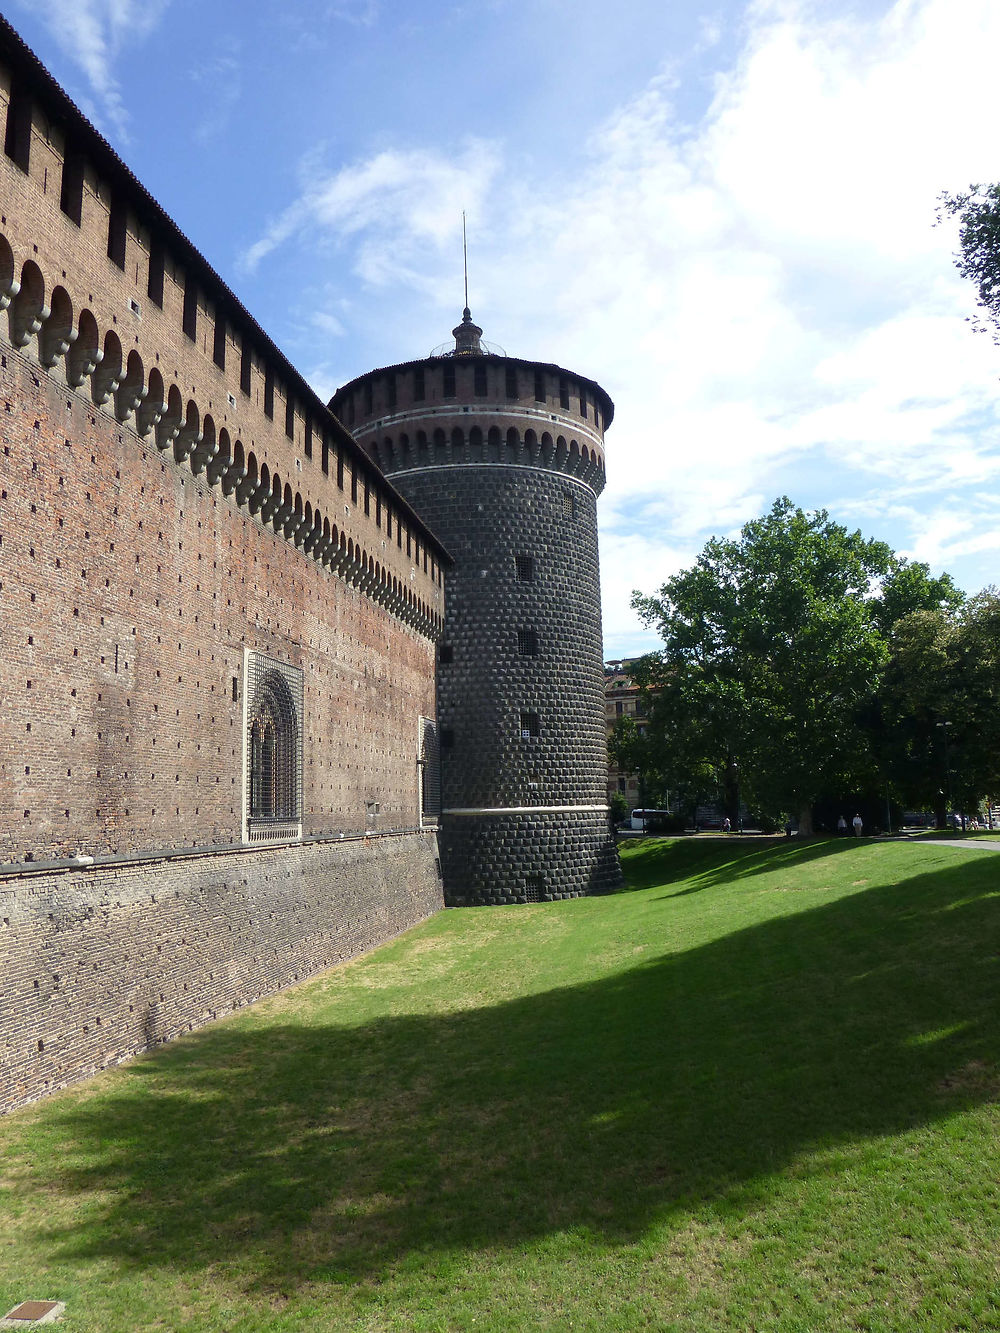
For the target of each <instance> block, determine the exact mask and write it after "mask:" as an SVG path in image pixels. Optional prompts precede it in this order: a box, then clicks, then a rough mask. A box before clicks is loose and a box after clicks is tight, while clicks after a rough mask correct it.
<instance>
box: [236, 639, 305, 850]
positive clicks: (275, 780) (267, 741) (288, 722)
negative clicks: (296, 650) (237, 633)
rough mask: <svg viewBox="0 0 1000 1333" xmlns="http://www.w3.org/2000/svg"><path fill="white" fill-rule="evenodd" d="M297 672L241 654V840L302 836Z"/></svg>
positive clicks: (300, 679) (272, 660)
mask: <svg viewBox="0 0 1000 1333" xmlns="http://www.w3.org/2000/svg"><path fill="white" fill-rule="evenodd" d="M303 693H304V686H303V673H302V668H301V667H294V666H289V664H288V663H287V662H279V661H278V660H277V659H276V658H274V657H269V656H267V654H265V653H258V652H255V651H254V650H253V649H251V648H245V649H244V651H243V841H244V842H249V843H259V842H284V841H287V840H289V839H298V838H301V837H302V722H303V716H302V709H303Z"/></svg>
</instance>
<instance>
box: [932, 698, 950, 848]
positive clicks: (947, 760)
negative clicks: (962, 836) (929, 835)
mask: <svg viewBox="0 0 1000 1333" xmlns="http://www.w3.org/2000/svg"><path fill="white" fill-rule="evenodd" d="M934 725H935V726H936V727H940V728H941V734H942V736H943V737H944V785H945V794H946V796H947V801H948V804H947V808H946V809H945V812H944V822H945V824H947V823H948V817H949V813H950V811H951V806H952V799H951V755H950V753H949V750H948V729H949V728H950V726H951V723H950V722H935V723H934Z"/></svg>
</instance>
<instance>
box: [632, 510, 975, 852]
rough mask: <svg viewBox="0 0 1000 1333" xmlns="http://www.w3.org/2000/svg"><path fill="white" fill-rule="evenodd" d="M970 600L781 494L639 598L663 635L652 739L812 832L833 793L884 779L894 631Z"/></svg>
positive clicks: (730, 790) (650, 677)
mask: <svg viewBox="0 0 1000 1333" xmlns="http://www.w3.org/2000/svg"><path fill="white" fill-rule="evenodd" d="M960 596H961V594H959V593H958V592H957V590H956V589H955V588H954V585H953V584H952V582H951V580H950V579H949V578H948V577H947V576H943V577H942V578H941V579H932V578H931V577H930V573H929V571H928V569H927V567H926V566H925V565H919V564H910V563H909V562H907V561H905V560H902V559H900V558H898V557H896V556H895V555H894V554H893V552H892V551H891V550H890V548H889V547H888V546H887V545H885V543H883V542H878V541H873V540H871V539H867V538H864V537H862V535H861V534H860V532H853V533H852V532H848V531H847V529H846V528H844V527H842V526H840V525H839V524H837V523H834V522H833V521H832V520H831V519H830V517H829V515H828V514H827V512H826V511H825V510H817V511H816V512H814V513H806V512H804V511H803V510H801V509H798V508H796V507H795V506H794V505H793V504H792V502H791V501H790V500H789V499H788V498H787V497H782V498H781V499H779V500H776V501H775V503H774V504H773V506H772V507H771V510H770V512H769V513H767V514H765V515H764V516H763V517H762V518H759V519H755V520H754V521H753V522H751V523H747V524H746V525H745V526H744V528H743V529H742V531H741V533H740V536H739V538H738V539H737V540H728V539H722V538H713V539H712V540H711V541H710V542H708V544H707V545H706V546H705V548H704V550H703V551H702V553H701V555H700V556H699V557H698V560H697V562H696V563H695V565H694V566H693V567H692V568H691V569H688V570H685V571H684V572H682V573H680V574H677V575H675V576H674V577H673V578H671V579H668V581H667V582H666V583H665V584H664V585H663V586H662V587H661V588H660V589H659V591H658V593H656V594H654V595H653V596H649V597H647V596H643V595H642V594H641V593H635V594H633V599H632V602H633V606H634V607H636V608H637V610H638V611H639V613H640V615H641V616H642V617H643V619H644V620H645V622H646V623H647V624H651V625H655V626H656V628H657V629H658V630H659V633H660V636H661V638H662V639H663V643H664V647H663V649H662V650H661V652H660V653H659V655H658V657H657V658H656V659H655V661H654V662H651V663H650V664H649V666H648V668H647V678H646V680H645V681H644V682H643V683H644V684H645V685H646V687H647V689H649V690H650V697H651V707H650V732H649V741H650V743H651V744H655V745H656V746H658V747H663V748H665V749H669V748H670V747H671V746H674V747H676V754H677V755H678V756H679V761H680V762H682V763H683V764H685V765H686V766H695V767H696V768H697V770H698V771H700V772H701V773H710V774H711V775H712V778H713V780H714V782H715V784H716V789H717V790H718V789H722V790H724V791H726V792H727V800H728V802H729V804H730V806H732V804H733V795H734V788H735V784H736V780H737V778H738V780H739V785H740V787H741V790H742V794H743V796H744V798H745V799H747V800H748V801H750V802H752V803H755V804H757V805H759V806H760V808H761V809H762V810H763V811H765V812H767V813H770V814H779V813H784V812H794V813H796V814H797V815H798V819H799V826H800V829H801V830H802V831H803V832H804V833H809V832H811V830H812V813H811V807H812V804H813V802H814V801H815V800H816V798H817V797H818V796H819V795H820V794H821V793H822V792H823V791H826V790H835V791H847V790H851V789H857V788H859V787H863V786H865V785H866V784H874V783H875V782H876V780H877V778H878V766H877V762H876V756H875V753H874V751H873V747H872V744H871V732H870V725H869V724H870V711H871V707H872V701H873V700H874V698H875V694H876V690H877V687H878V683H879V679H880V675H881V672H882V669H883V667H884V665H885V663H886V662H887V660H888V657H889V647H888V642H887V633H886V629H887V626H888V625H889V624H890V623H891V622H892V621H893V620H894V619H895V618H898V617H899V616H900V615H904V614H908V613H910V612H912V611H916V610H919V609H921V608H927V607H932V608H933V607H936V606H938V605H939V604H940V603H941V602H942V600H943V601H945V602H947V603H949V604H950V603H951V602H952V601H955V600H959V599H960ZM671 762H672V761H670V760H661V763H662V764H663V765H664V766H665V767H669V765H670V763H671Z"/></svg>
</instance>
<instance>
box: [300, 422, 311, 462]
mask: <svg viewBox="0 0 1000 1333" xmlns="http://www.w3.org/2000/svg"><path fill="white" fill-rule="evenodd" d="M302 447H303V449H304V450H305V455H306V458H312V456H313V426H312V422H311V421H306V433H305V440H304V442H303V445H302Z"/></svg>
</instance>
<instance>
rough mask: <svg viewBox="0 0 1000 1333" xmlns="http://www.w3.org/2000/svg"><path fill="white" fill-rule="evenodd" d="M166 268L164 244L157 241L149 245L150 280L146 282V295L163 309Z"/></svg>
mask: <svg viewBox="0 0 1000 1333" xmlns="http://www.w3.org/2000/svg"><path fill="white" fill-rule="evenodd" d="M164 268H165V256H164V251H163V246H162V245H159V244H158V243H157V242H156V241H153V243H152V244H151V245H150V247H149V280H148V282H147V283H146V295H147V296H148V297H149V299H150V300H151V301H152V302H153V304H154V305H158V306H159V307H160V309H161V310H162V309H163V270H164Z"/></svg>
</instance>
